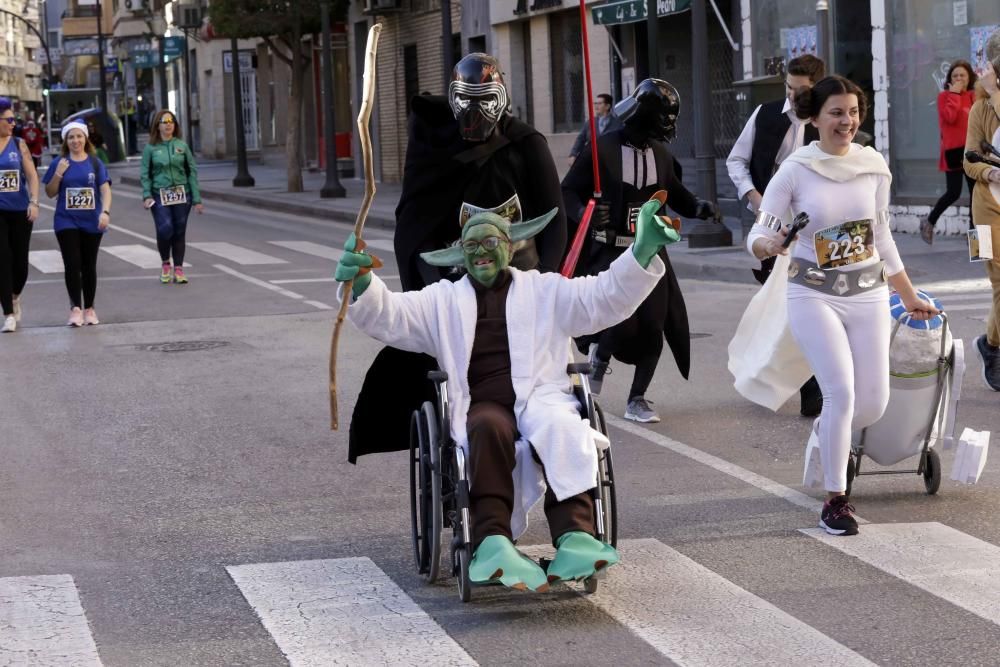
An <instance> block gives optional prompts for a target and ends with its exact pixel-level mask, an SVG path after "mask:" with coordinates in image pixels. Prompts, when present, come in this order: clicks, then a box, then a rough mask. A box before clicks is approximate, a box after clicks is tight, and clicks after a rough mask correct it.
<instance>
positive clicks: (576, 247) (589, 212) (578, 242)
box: [559, 0, 601, 278]
mask: <svg viewBox="0 0 1000 667" xmlns="http://www.w3.org/2000/svg"><path fill="white" fill-rule="evenodd" d="M580 37H581V42H582V44H583V71H584V74H586V77H587V78H586V81H587V99H588V100H589V101H590V102H589V104H587V108H588V112H587V117H588V119H589V121H590V158H591V162H592V163H593V167H594V196H593V197H591V198H590V201H589V202H587V208H585V209H584V211H583V216H582V217H581V219H580V224H579V225H578V226H577V228H576V235H575V236H574V237H573V242H572V243H571V244H570V246H569V252H567V253H566V259H565V260H563V265H562V269H560V271H559V273H561V274H562V275H564V276H566V277H567V278H572V277H573V271H574V270H575V269H576V263H577V261H578V260H579V259H580V251H581V250H582V249H583V242H584V240H585V239H586V238H587V229H588V228H589V227H590V218H591V216H593V215H594V207H595V206H597V202H598V201H600V199H601V174H600V170H599V169H598V168H597V121H596V120H595V119H594V104H593V99H594V88H593V86H592V85H591V83H590V40H589V39H588V37H587V7H586V2H585V0H580Z"/></svg>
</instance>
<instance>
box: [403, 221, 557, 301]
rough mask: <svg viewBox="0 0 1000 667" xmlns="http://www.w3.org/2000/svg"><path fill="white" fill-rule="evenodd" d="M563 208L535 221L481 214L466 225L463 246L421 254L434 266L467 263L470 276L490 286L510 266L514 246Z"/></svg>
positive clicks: (547, 222) (540, 229)
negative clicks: (511, 220)
mask: <svg viewBox="0 0 1000 667" xmlns="http://www.w3.org/2000/svg"><path fill="white" fill-rule="evenodd" d="M558 210H559V209H555V208H554V209H552V210H551V211H549V212H548V213H546V214H545V215H541V216H539V217H537V218H534V219H532V220H527V221H525V222H519V223H516V224H511V223H510V222H509V221H508V220H507V219H506V218H503V217H501V216H499V215H497V214H496V213H490V212H484V213H477V214H476V215H474V216H472V217H471V218H469V220H468V222H466V223H465V226H464V227H463V228H462V241H461V243H460V244H459V245H457V246H453V247H451V248H445V249H444V250H436V251H434V252H425V253H421V255H420V256H421V257H422V258H423V260H424V261H425V262H427V263H428V264H430V265H431V266H464V267H465V269H466V270H467V271H468V272H469V277H471V278H472V279H474V280H475V281H477V282H479V283H480V284H482V285H485V286H487V287H490V286H492V285H493V283H494V282H496V279H497V276H499V275H500V272H501V271H503V270H504V269H506V268H507V267H508V266H510V258H511V248H512V247H513V244H514V243H516V242H518V241H523V240H525V239H530V238H531V237H533V236H534V235H535V234H537V233H538V232H540V231H542V229H544V228H545V225H547V224H549V222H550V221H551V220H552V218H554V217H555V216H556V213H557V212H558Z"/></svg>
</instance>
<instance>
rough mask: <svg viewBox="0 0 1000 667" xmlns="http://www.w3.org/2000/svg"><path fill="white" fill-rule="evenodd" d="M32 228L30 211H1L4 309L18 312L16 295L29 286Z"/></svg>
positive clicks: (0, 293)
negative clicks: (15, 302) (29, 252)
mask: <svg viewBox="0 0 1000 667" xmlns="http://www.w3.org/2000/svg"><path fill="white" fill-rule="evenodd" d="M31 227H32V224H31V223H30V222H28V212H27V211H0V306H3V314H4V315H10V314H12V313H13V312H14V295H15V294H18V295H19V294H21V291H22V290H24V284H25V283H26V282H28V246H29V245H30V244H31Z"/></svg>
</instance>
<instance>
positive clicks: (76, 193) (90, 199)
mask: <svg viewBox="0 0 1000 667" xmlns="http://www.w3.org/2000/svg"><path fill="white" fill-rule="evenodd" d="M94 208H95V200H94V188H66V209H67V210H70V211H93V210H94Z"/></svg>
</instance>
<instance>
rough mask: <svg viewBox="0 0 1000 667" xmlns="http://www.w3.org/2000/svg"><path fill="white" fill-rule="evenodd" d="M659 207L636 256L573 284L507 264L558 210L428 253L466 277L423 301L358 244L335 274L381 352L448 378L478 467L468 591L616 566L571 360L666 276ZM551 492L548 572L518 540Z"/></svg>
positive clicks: (484, 219)
mask: <svg viewBox="0 0 1000 667" xmlns="http://www.w3.org/2000/svg"><path fill="white" fill-rule="evenodd" d="M660 206H661V204H660V202H659V201H657V200H655V199H653V200H650V201H649V202H647V203H646V204H644V205H643V206H642V208H641V212H640V215H639V220H638V230H637V233H636V238H635V242H634V243H633V245H632V247H631V252H627V253H623V254H622V255H621V256H620V257H619V258H618V259H617V260H615V261H614V262H613V263H612V264H611V266H610V267H609V268H608V269H607V270H606V271H604V272H602V273H600V274H598V275H596V276H585V277H580V278H574V279H570V278H565V277H563V276H561V275H559V274H555V273H539V272H538V271H537V270H531V271H521V270H519V269H516V268H514V267H512V266H510V258H511V247H512V246H513V244H514V243H516V242H518V241H520V240H524V239H528V238H531V237H532V236H534V235H535V234H537V233H538V232H539V231H541V230H542V229H543V228H544V227H545V225H546V224H548V222H549V221H550V220H552V219H553V217H554V216H555V215H556V210H555V209H553V210H552V211H550V212H548V213H547V214H545V215H542V216H540V217H538V218H535V219H533V220H528V221H525V222H522V223H515V224H511V223H509V222H508V221H506V220H505V219H504V218H501V217H500V216H498V215H496V214H494V213H490V212H485V213H480V214H477V215H475V216H473V217H471V218H470V219H469V221H468V222H467V223H466V224H465V227H464V228H463V229H462V238H461V243H460V245H457V246H454V247H451V248H447V249H444V250H438V251H435V252H428V253H423V254H422V255H421V257H422V258H423V260H424V261H426V262H427V263H428V264H431V265H433V266H464V267H465V270H466V272H467V273H466V275H464V276H462V278H461V279H459V280H458V281H456V282H448V281H438V282H435V283H432V284H430V285H428V286H426V287H424V288H423V289H421V290H419V291H411V292H392V291H390V290H389V289H388V288H387V287H386V285H385V283H383V282H382V280H380V279H379V277H378V276H377V275H376V274H375V273H373V272H372V271H371V268H372V257H371V256H370V255H368V254H367V253H365V252H363V251H361V252H358V251H356V247H357V241H356V239H355V237H354V235H353V234H352V235H351V236H350V237H349V238H348V240H347V244H346V246H345V251H344V255H343V257H342V258H341V260H340V263H339V264H338V266H337V270H336V275H335V277H336V279H337V280H338V281H341V282H346V281H348V280H353V283H352V287H351V291H352V294H351V295H350V297H348V298H350V299H351V301H350V304H349V307H348V310H347V317H348V319H349V320H350V321H351V322H352V323H353V324H354V325H355V326H356V327H357V328H358V329H360V330H361V331H364V332H365V333H367V334H368V335H369V336H372V337H373V338H376V339H378V340H380V341H382V342H383V343H386V344H388V345H392V346H394V347H397V348H400V349H403V350H408V351H412V352H423V353H426V354H430V355H432V356H434V357H435V358H436V359H437V361H438V364H439V366H440V368H441V370H443V371H445V372H447V374H448V381H447V382H448V391H449V394H450V395H451V396H452V397H453V400H452V402H451V414H450V415H449V416H450V423H451V436H452V437H453V438H454V440H455V442H456V443H457V444H458V446H460V447H462V448H464V449H465V451H466V452H467V456H468V461H469V468H470V470H469V483H470V491H471V493H470V502H471V513H472V532H473V545H472V546H473V550H474V552H473V553H474V555H473V558H472V561H471V563H470V567H469V575H470V580H471V581H472V582H473V583H476V584H486V583H497V582H499V583H502V584H504V585H506V586H508V587H511V588H515V589H519V590H527V589H531V590H535V591H545V590H547V589H548V587H549V585H550V584H551V583H554V582H556V581H559V580H581V579H586V578H588V577H590V576H593V575H594V574H595V573H597V572H598V571H600V570H602V569H604V568H606V567H609V566H611V565H613V564H615V563H617V562H618V560H619V556H618V553H617V551H616V550H615V549H614V548H613V547H612V546H610V545H608V544H605V543H603V542H601V541H599V540H597V539H596V538H595V537H594V536H593V532H594V524H595V520H594V503H593V500H592V498H591V495H590V493H589V491H590V489H592V488H593V487H594V486H595V483H596V477H597V445H596V443H595V440H594V437H595V432H594V431H593V430H592V429H591V428H590V425H589V423H588V422H587V421H585V420H584V419H582V418H581V417H580V413H579V411H578V405H577V402H576V399H575V398H574V396H573V393H572V390H571V385H570V378H569V377H568V376H567V374H566V364H567V361H569V350H570V347H569V346H570V341H571V339H572V338H574V337H576V336H581V335H584V334H590V333H593V332H596V331H601V330H603V329H606V328H608V327H610V326H613V325H615V324H617V323H618V322H620V321H622V320H624V319H626V318H627V317H629V316H630V315H631V314H632V313H633V312H634V311H635V310H636V308H637V307H638V306H639V304H640V303H642V301H643V299H645V298H646V297H647V296H648V295H649V293H650V291H651V290H652V289H653V288H654V287H655V286H656V284H657V282H658V281H659V280H660V278H661V277H662V276H663V274H664V271H665V268H664V264H663V262H662V261H661V260H660V259H659V257H657V252H658V251H659V250H660V248H662V247H663V246H665V245H667V244H668V243H673V242H675V241H677V240H679V239H680V235H679V234H678V232H677V231H676V230H675V229H674V228H673V227H672V226H671V225H670V223H669V220H666V219H662V218H660V217H659V216H657V215H656V213H657V211H658V210H659V208H660ZM343 292H344V286H343V285H341V286H340V290H339V297H340V298H341V299H343V298H345V295H344V294H343ZM542 496H544V497H545V503H544V507H545V515H546V518H547V520H548V523H549V530H550V532H551V535H552V541H553V544H554V546H555V547H556V555H555V558H554V559H553V560H552V562H551V563H550V565H549V568H548V572H547V573H546V572H545V571H543V570H542V568H541V567H540V566H539V565H538V564H537V563H536V562H535V561H533V560H531V559H529V558H528V557H526V556H524V555H523V554H521V553H520V552H519V551H518V550H517V548H516V547H515V546H514V543H513V540H514V539H516V538H517V537H518V536H520V534H521V533H523V532H524V529H525V528H526V517H527V512H528V510H529V509H530V508H531V507H532V505H534V504H535V502H537V501H538V500H539V499H540V498H542Z"/></svg>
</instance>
